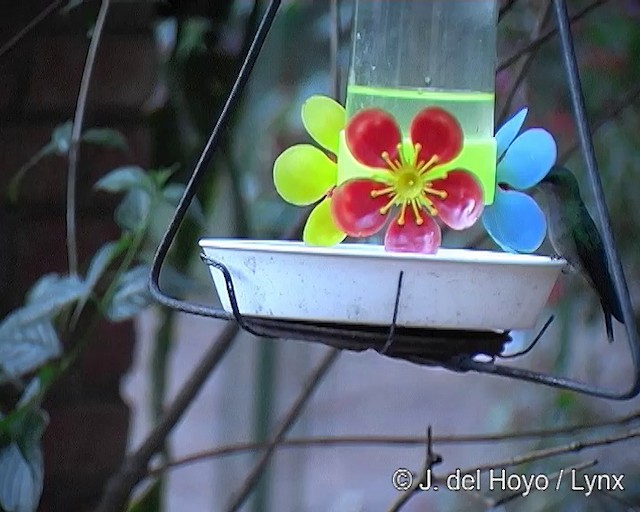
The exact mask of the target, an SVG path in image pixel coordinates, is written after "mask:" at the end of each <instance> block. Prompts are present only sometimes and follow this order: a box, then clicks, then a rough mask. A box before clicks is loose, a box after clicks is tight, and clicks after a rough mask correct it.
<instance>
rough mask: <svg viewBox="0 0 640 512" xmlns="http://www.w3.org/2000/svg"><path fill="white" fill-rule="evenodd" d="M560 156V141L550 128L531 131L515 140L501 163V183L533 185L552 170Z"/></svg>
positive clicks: (525, 186) (519, 187)
mask: <svg viewBox="0 0 640 512" xmlns="http://www.w3.org/2000/svg"><path fill="white" fill-rule="evenodd" d="M557 155H558V148H557V146H556V141H555V140H554V139H553V136H552V135H551V134H550V133H549V132H548V131H547V130H543V129H542V128H532V129H531V130H527V131H526V132H524V133H523V134H522V135H520V136H519V137H518V138H517V139H516V140H514V141H513V144H511V146H509V149H507V152H506V153H505V155H504V157H503V158H502V160H501V161H500V162H499V163H498V171H497V173H498V183H506V184H507V185H509V186H510V187H511V188H515V189H517V190H526V189H528V188H530V187H533V186H534V185H536V184H538V183H540V180H541V179H542V178H544V177H545V176H546V175H547V174H548V173H549V170H550V169H551V167H552V166H553V164H554V163H555V162H556V157H557Z"/></svg>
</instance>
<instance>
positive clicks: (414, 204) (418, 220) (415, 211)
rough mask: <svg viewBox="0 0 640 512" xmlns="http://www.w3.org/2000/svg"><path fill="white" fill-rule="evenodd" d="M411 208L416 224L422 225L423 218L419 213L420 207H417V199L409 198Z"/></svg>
mask: <svg viewBox="0 0 640 512" xmlns="http://www.w3.org/2000/svg"><path fill="white" fill-rule="evenodd" d="M411 209H412V210H413V216H414V217H415V218H416V224H417V225H418V226H422V225H423V224H424V219H423V218H422V215H420V208H418V201H417V200H416V199H412V200H411Z"/></svg>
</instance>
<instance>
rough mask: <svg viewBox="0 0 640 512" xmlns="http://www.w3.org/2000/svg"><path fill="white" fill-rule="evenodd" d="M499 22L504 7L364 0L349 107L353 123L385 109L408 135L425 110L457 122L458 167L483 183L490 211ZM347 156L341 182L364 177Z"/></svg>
mask: <svg viewBox="0 0 640 512" xmlns="http://www.w3.org/2000/svg"><path fill="white" fill-rule="evenodd" d="M496 20H497V5H496V0H357V1H356V11H355V21H354V30H353V36H352V37H353V53H352V55H351V66H350V71H349V79H348V86H347V102H346V108H347V116H348V118H350V117H351V116H353V115H354V114H355V113H356V112H358V111H359V110H361V109H364V108H371V107H375V108H381V109H384V110H386V111H387V112H390V113H391V114H392V115H393V116H394V117H395V118H396V120H397V122H398V124H399V125H400V128H401V129H402V131H403V133H405V134H406V133H408V128H409V126H410V124H411V120H412V119H413V117H414V116H415V115H416V113H418V112H419V111H420V110H422V109H423V108H425V107H429V106H437V107H440V108H443V109H445V110H447V111H448V112H450V113H451V114H453V115H454V116H455V117H456V118H457V119H458V121H459V123H460V125H461V127H462V130H463V133H464V140H465V142H464V147H463V151H462V153H461V155H460V156H459V157H458V158H457V159H456V160H455V161H454V162H452V166H453V167H464V168H467V170H469V171H471V172H473V173H474V174H476V175H477V176H478V178H479V179H480V181H481V182H482V183H483V186H484V189H485V202H487V203H490V202H492V201H493V193H494V187H495V167H496V147H495V140H494V138H493V135H494V105H495V61H496ZM340 155H341V158H340V159H339V164H340V180H341V181H343V180H344V179H348V178H349V177H352V176H353V175H354V174H359V173H358V171H357V169H355V167H354V162H352V161H351V159H349V158H344V159H343V158H342V155H343V149H341V152H340ZM347 156H350V155H347ZM340 160H343V161H342V162H341V161H340Z"/></svg>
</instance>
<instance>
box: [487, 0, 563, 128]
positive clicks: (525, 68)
mask: <svg viewBox="0 0 640 512" xmlns="http://www.w3.org/2000/svg"><path fill="white" fill-rule="evenodd" d="M550 15H551V0H547V2H546V5H543V7H542V9H541V10H540V15H539V16H538V19H537V20H536V24H535V27H534V29H533V34H532V37H531V39H532V40H534V41H535V40H536V39H538V38H539V37H540V35H541V34H542V30H543V29H544V27H545V25H546V24H547V21H548V20H549V16H550ZM539 49H540V47H538V48H534V49H533V50H531V51H530V52H529V53H527V56H526V57H525V59H524V62H523V63H522V65H521V66H520V70H519V71H518V75H517V76H516V78H515V80H514V82H513V85H512V86H511V90H510V91H509V93H508V94H507V97H506V99H505V101H504V104H503V105H502V111H501V112H500V114H499V115H498V122H497V123H496V124H497V125H501V124H502V123H503V122H504V120H505V119H506V117H507V115H508V114H509V111H510V110H511V104H512V103H513V98H514V97H515V95H516V93H517V92H518V90H519V89H520V85H522V82H524V79H525V78H526V77H527V75H528V74H529V70H530V69H531V66H532V64H533V60H534V59H535V57H536V55H537V54H538V50H539Z"/></svg>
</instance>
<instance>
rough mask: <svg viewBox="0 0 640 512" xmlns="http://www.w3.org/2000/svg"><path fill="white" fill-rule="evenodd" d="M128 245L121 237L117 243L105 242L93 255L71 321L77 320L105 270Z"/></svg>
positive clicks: (128, 240) (126, 237) (126, 238)
mask: <svg viewBox="0 0 640 512" xmlns="http://www.w3.org/2000/svg"><path fill="white" fill-rule="evenodd" d="M129 243H130V238H129V237H128V236H123V237H122V238H121V239H120V240H118V242H107V243H106V244H104V245H103V246H102V247H100V249H98V251H97V252H96V253H95V254H94V255H93V258H92V259H91V263H89V268H88V269H87V274H86V276H85V279H84V293H83V294H82V296H81V297H80V298H79V300H78V304H77V305H76V310H75V311H74V314H73V319H74V320H73V321H74V323H75V321H76V320H77V318H78V316H79V315H80V312H81V311H82V308H84V305H85V304H86V303H87V301H88V300H89V297H90V296H91V292H92V291H93V289H94V288H95V287H96V285H97V284H98V281H99V280H100V278H101V277H102V275H103V274H104V272H105V270H107V268H108V267H109V265H110V264H111V262H112V261H113V260H114V259H115V258H116V257H117V256H118V255H119V254H120V253H122V251H124V250H125V249H126V248H127V246H128V245H129Z"/></svg>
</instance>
